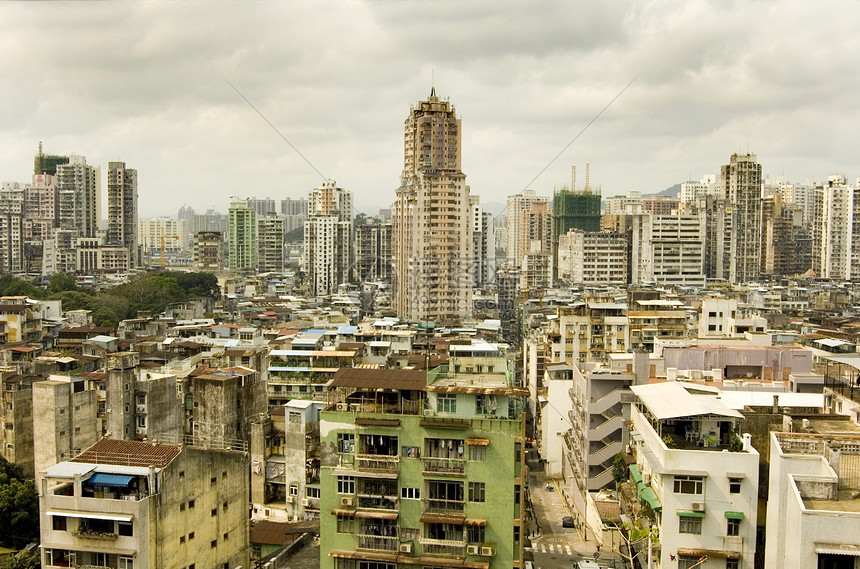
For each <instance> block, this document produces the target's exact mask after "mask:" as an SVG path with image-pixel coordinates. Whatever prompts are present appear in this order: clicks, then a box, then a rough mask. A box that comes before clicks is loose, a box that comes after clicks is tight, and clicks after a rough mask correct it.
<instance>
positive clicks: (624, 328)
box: [552, 297, 630, 362]
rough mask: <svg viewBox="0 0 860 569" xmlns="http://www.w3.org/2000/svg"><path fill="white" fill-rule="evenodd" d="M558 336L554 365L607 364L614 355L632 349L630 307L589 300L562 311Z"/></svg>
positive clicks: (562, 307)
mask: <svg viewBox="0 0 860 569" xmlns="http://www.w3.org/2000/svg"><path fill="white" fill-rule="evenodd" d="M557 322H558V336H557V337H556V338H555V339H554V340H556V339H557V342H555V341H554V342H553V345H552V361H556V362H558V361H573V362H585V361H592V362H593V361H605V360H606V359H607V358H608V354H609V353H611V352H626V351H627V349H628V348H629V347H630V324H629V320H628V318H627V305H626V304H624V303H619V302H610V301H608V300H605V299H601V298H596V297H595V298H587V299H585V300H584V301H580V302H574V303H571V304H570V305H567V306H560V307H559V308H558V319H557Z"/></svg>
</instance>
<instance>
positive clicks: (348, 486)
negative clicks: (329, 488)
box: [337, 476, 355, 494]
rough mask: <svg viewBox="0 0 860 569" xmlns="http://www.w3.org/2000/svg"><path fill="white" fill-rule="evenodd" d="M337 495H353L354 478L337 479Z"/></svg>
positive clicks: (343, 477) (342, 477)
mask: <svg viewBox="0 0 860 569" xmlns="http://www.w3.org/2000/svg"><path fill="white" fill-rule="evenodd" d="M337 493H338V494H355V478H353V477H352V476H338V477H337Z"/></svg>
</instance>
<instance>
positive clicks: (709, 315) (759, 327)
mask: <svg viewBox="0 0 860 569" xmlns="http://www.w3.org/2000/svg"><path fill="white" fill-rule="evenodd" d="M766 329H767V319H766V318H764V317H763V316H759V315H758V314H754V313H752V312H749V311H745V310H738V301H737V299H736V298H710V297H708V298H703V299H702V308H701V312H700V314H699V338H709V337H710V338H713V337H722V338H725V337H729V338H732V337H738V336H743V335H744V333H745V332H764V331H765V330H766Z"/></svg>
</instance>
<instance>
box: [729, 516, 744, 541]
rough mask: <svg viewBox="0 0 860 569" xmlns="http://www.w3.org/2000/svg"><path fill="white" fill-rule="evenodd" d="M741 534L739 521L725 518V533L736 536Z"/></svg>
mask: <svg viewBox="0 0 860 569" xmlns="http://www.w3.org/2000/svg"><path fill="white" fill-rule="evenodd" d="M740 534H741V521H740V520H738V519H734V518H729V519H727V520H726V535H728V536H733V537H737V536H739V535H740Z"/></svg>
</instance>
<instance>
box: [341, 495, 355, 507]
mask: <svg viewBox="0 0 860 569" xmlns="http://www.w3.org/2000/svg"><path fill="white" fill-rule="evenodd" d="M354 502H355V498H353V497H352V496H344V497H343V498H341V499H340V505H341V506H352V505H353V503H354Z"/></svg>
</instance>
